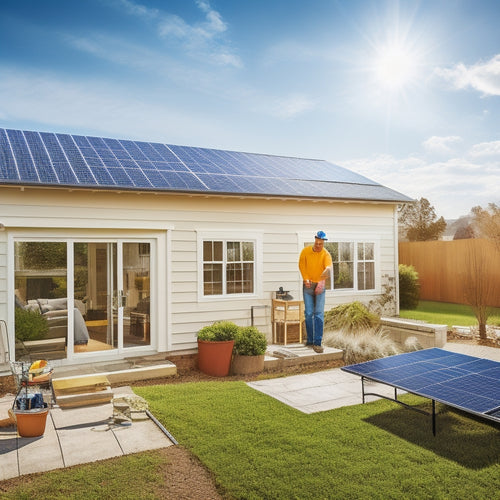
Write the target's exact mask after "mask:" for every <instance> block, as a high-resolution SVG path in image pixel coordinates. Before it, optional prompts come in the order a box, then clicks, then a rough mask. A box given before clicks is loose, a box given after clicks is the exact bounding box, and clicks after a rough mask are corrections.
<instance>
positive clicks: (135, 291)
mask: <svg viewBox="0 0 500 500" xmlns="http://www.w3.org/2000/svg"><path fill="white" fill-rule="evenodd" d="M122 249H123V259H122V260H123V299H122V305H123V306H124V308H123V347H134V346H144V345H150V343H151V336H150V294H151V285H150V274H151V273H150V253H151V244H150V243H123V247H122Z"/></svg>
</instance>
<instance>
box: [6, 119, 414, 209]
mask: <svg viewBox="0 0 500 500" xmlns="http://www.w3.org/2000/svg"><path fill="white" fill-rule="evenodd" d="M0 185H19V186H41V187H60V188H81V189H93V190H95V189H102V190H120V191H124V190H130V191H151V192H177V193H179V192H180V193H198V194H219V195H224V194H225V195H241V196H245V195H248V196H266V197H269V196H270V197H274V196H276V197H294V198H319V199H328V200H336V199H338V200H360V201H388V202H409V201H412V200H411V198H409V197H407V196H405V195H403V194H401V193H398V192H397V191H394V190H392V189H389V188H387V187H385V186H382V185H381V184H378V183H376V182H374V181H372V180H370V179H368V178H366V177H363V176H362V175H359V174H356V173H354V172H351V171H350V170H347V169H345V168H342V167H339V166H338V165H334V164H332V163H329V162H327V161H323V160H312V159H304V158H291V157H285V156H273V155H265V154H256V153H241V152H235V151H224V150H218V149H206V148H197V147H188V146H173V145H169V144H161V143H154V142H143V141H131V140H123V139H108V138H103V137H90V136H89V137H87V136H82V135H70V134H55V133H49V132H32V131H22V130H11V129H3V128H0Z"/></svg>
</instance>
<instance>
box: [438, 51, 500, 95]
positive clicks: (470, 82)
mask: <svg viewBox="0 0 500 500" xmlns="http://www.w3.org/2000/svg"><path fill="white" fill-rule="evenodd" d="M435 74H436V75H438V76H439V77H441V78H443V79H444V80H446V81H448V82H450V83H451V84H452V85H453V86H454V87H455V88H457V89H467V88H469V87H470V88H472V89H474V90H477V91H479V92H481V93H482V94H483V95H485V96H489V95H496V96H498V95H500V54H497V55H496V56H494V57H493V58H491V59H490V60H489V61H486V62H478V63H476V64H474V65H472V66H468V67H467V66H466V65H465V64H463V63H459V64H457V65H456V66H455V67H453V68H451V69H448V68H437V69H436V70H435Z"/></svg>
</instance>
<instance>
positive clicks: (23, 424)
mask: <svg viewBox="0 0 500 500" xmlns="http://www.w3.org/2000/svg"><path fill="white" fill-rule="evenodd" d="M14 414H15V416H16V422H17V432H18V434H19V435H20V436H21V437H38V436H43V433H44V432H45V423H46V421H47V415H48V414H49V410H48V409H47V408H39V409H35V410H14Z"/></svg>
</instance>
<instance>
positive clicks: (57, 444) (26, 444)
mask: <svg viewBox="0 0 500 500" xmlns="http://www.w3.org/2000/svg"><path fill="white" fill-rule="evenodd" d="M113 392H114V394H115V396H117V395H119V394H133V392H132V390H131V388H130V387H121V388H114V389H113ZM12 401H13V396H6V397H4V398H1V399H0V416H1V418H6V417H7V411H8V409H9V408H10V407H11V406H12ZM112 414H113V407H112V404H111V403H107V404H102V405H96V406H85V407H81V408H67V409H64V410H63V409H61V408H58V407H56V408H53V409H51V410H50V412H49V415H48V416H47V424H46V427H45V433H44V435H43V436H41V437H35V438H26V437H19V436H18V435H17V429H16V427H15V426H12V427H7V428H0V481H2V480H4V479H9V478H12V477H16V476H22V475H24V474H31V473H33V472H45V471H49V470H52V469H60V468H64V467H69V466H71V465H78V464H84V463H88V462H94V461H96V460H103V459H106V458H112V457H118V456H121V455H127V454H130V453H137V452H140V451H146V450H152V449H157V448H164V447H166V446H171V445H172V444H173V443H172V441H171V440H170V439H169V438H168V437H167V435H166V434H165V433H163V432H162V431H161V430H160V428H159V427H158V426H157V425H156V424H155V423H154V422H153V421H152V420H150V419H147V420H140V421H137V420H136V421H133V423H132V425H130V426H118V425H109V424H108V421H109V418H110V417H111V416H112Z"/></svg>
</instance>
